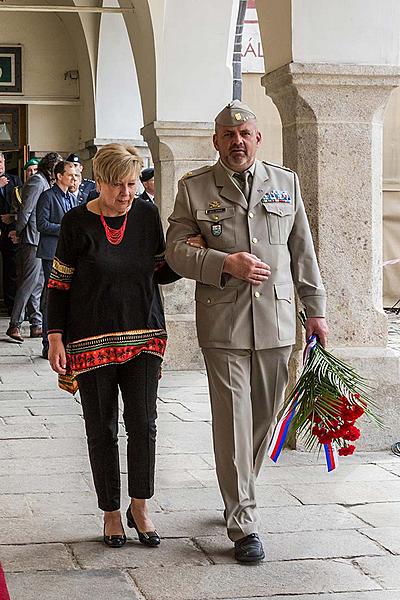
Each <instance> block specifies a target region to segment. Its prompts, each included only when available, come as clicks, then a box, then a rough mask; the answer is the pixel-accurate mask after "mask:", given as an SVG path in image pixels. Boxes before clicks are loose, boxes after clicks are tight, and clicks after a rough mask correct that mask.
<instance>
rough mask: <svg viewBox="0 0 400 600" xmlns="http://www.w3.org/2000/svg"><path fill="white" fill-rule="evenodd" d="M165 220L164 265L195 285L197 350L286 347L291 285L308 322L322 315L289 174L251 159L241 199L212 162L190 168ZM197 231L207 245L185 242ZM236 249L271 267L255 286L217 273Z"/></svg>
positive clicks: (291, 322) (290, 337) (291, 337)
mask: <svg viewBox="0 0 400 600" xmlns="http://www.w3.org/2000/svg"><path fill="white" fill-rule="evenodd" d="M169 222H170V226H169V229H168V232H167V250H166V258H167V261H168V263H169V264H170V266H171V267H172V268H173V269H174V270H175V271H176V272H177V273H179V274H180V275H182V276H183V277H188V278H190V279H195V280H196V281H197V285H196V294H195V299H196V323H197V334H198V339H199V344H200V346H201V347H203V348H230V349H247V348H253V349H255V350H261V349H266V348H276V347H280V346H288V345H291V344H294V342H295V329H296V327H295V325H296V315H295V298H294V288H296V290H297V293H298V296H299V298H300V300H301V302H302V303H303V305H304V307H305V309H306V312H307V316H308V317H313V316H319V317H321V316H325V305H326V294H325V290H324V287H323V284H322V281H321V277H320V273H319V268H318V264H317V260H316V256H315V252H314V246H313V242H312V237H311V232H310V228H309V224H308V220H307V217H306V213H305V210H304V205H303V201H302V198H301V194H300V187H299V182H298V178H297V175H296V174H295V173H294V172H293V171H290V170H289V169H285V168H283V167H279V166H276V165H272V164H269V163H264V162H261V161H256V166H255V171H254V177H253V184H252V189H251V194H250V198H249V201H248V202H247V201H246V199H245V197H244V196H243V194H242V193H241V191H240V190H239V188H238V187H237V186H236V185H235V183H234V181H233V180H232V179H231V177H230V176H229V174H228V172H227V171H226V169H224V167H223V166H222V165H221V163H220V162H217V163H216V164H215V165H213V166H211V167H204V168H202V169H198V170H197V171H193V173H189V174H188V175H187V176H185V177H183V179H181V180H180V182H179V185H178V195H177V198H176V202H175V208H174V211H173V213H172V215H171V216H170V218H169ZM198 233H200V234H201V235H202V236H203V238H204V240H205V242H206V244H207V246H208V248H206V249H199V248H193V247H191V246H189V245H187V244H186V243H185V242H186V239H187V236H189V235H191V234H198ZM243 251H245V252H250V253H252V254H255V255H256V256H257V257H258V258H259V259H261V260H262V261H264V262H265V263H267V264H269V265H270V267H271V276H270V277H269V279H268V280H267V281H265V282H263V283H262V284H261V285H259V286H252V285H251V284H249V283H246V282H245V281H242V280H240V279H236V278H235V277H232V276H231V275H228V274H225V273H223V266H224V261H225V258H226V256H227V255H228V254H232V253H235V252H243Z"/></svg>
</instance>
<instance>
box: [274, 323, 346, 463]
mask: <svg viewBox="0 0 400 600" xmlns="http://www.w3.org/2000/svg"><path fill="white" fill-rule="evenodd" d="M317 341H318V340H317V336H316V335H311V336H310V337H309V338H308V340H307V344H306V347H305V349H304V352H303V368H304V366H305V365H306V363H307V361H308V359H309V357H310V354H311V352H312V351H313V350H314V348H315V346H316V345H317ZM298 404H299V399H298V395H296V396H295V397H294V398H293V400H292V402H291V403H290V404H289V406H288V407H287V408H286V410H285V411H284V413H283V415H282V416H281V418H280V419H279V421H278V423H277V425H276V427H275V430H274V434H273V436H272V440H271V442H270V445H269V447H268V450H267V454H268V456H269V457H270V459H271V460H273V461H274V462H275V463H276V462H278V458H279V457H280V455H281V453H282V450H283V447H284V445H285V442H286V438H287V435H288V432H289V428H290V424H291V422H292V421H293V417H294V415H295V414H296V409H297V406H298ZM324 451H325V460H326V466H327V469H328V472H330V471H333V470H334V469H336V467H337V466H338V454H337V451H336V448H335V446H334V445H332V444H324Z"/></svg>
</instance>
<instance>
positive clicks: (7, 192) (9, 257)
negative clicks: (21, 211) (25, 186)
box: [0, 152, 22, 316]
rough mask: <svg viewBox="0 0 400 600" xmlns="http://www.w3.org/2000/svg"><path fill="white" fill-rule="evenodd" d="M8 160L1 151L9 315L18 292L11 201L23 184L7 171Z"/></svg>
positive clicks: (0, 210)
mask: <svg viewBox="0 0 400 600" xmlns="http://www.w3.org/2000/svg"><path fill="white" fill-rule="evenodd" d="M5 169H6V161H5V157H4V154H3V153H2V152H0V252H1V255H2V258H3V297H4V304H5V305H6V308H7V312H8V315H9V316H10V315H11V311H12V308H13V304H14V298H15V292H16V282H17V273H16V252H17V247H16V245H15V244H13V242H12V241H11V239H10V238H9V236H8V234H9V232H10V230H11V227H10V225H11V224H12V223H13V222H14V216H13V215H12V214H11V203H12V199H13V192H14V188H15V187H17V186H21V185H22V181H21V179H20V178H19V177H17V176H16V175H11V174H9V173H6V172H5Z"/></svg>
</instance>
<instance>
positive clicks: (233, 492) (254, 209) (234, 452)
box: [166, 101, 327, 562]
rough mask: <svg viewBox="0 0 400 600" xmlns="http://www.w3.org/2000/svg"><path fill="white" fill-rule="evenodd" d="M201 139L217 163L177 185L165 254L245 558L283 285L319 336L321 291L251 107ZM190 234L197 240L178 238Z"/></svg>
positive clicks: (272, 385)
mask: <svg viewBox="0 0 400 600" xmlns="http://www.w3.org/2000/svg"><path fill="white" fill-rule="evenodd" d="M213 142H214V146H215V148H216V150H218V152H219V160H218V162H217V163H216V164H214V165H213V166H208V167H203V168H201V169H198V170H196V171H193V173H188V174H187V175H186V176H185V177H183V179H181V181H180V182H179V186H178V195H177V198H176V203H175V208H174V211H173V213H172V215H171V216H170V218H169V222H170V227H169V229H168V232H167V251H166V258H167V261H168V263H169V264H170V265H171V267H172V268H173V269H174V270H175V271H177V272H178V273H179V274H180V275H182V276H184V277H188V278H191V279H195V280H196V282H197V285H196V294H195V299H196V323H197V334H198V339H199V344H200V346H201V348H202V352H203V355H204V359H205V363H206V367H207V374H208V381H209V389H210V397H211V406H212V417H213V439H214V452H215V458H216V469H217V477H218V481H219V485H220V489H221V493H222V496H223V499H224V503H225V513H224V514H225V519H226V524H227V530H228V535H229V537H230V539H231V540H232V541H233V542H234V546H235V557H236V559H237V560H239V561H243V562H257V561H259V560H262V559H263V558H264V550H263V546H262V543H261V541H260V539H259V536H258V529H259V517H258V513H257V507H256V499H255V479H256V477H257V475H258V473H259V470H260V468H261V464H262V461H263V458H264V455H265V451H266V449H267V446H268V443H269V441H270V439H271V435H272V432H273V427H274V425H275V423H276V416H277V413H278V412H279V409H280V407H281V406H282V401H283V395H284V391H285V387H286V385H287V379H288V361H289V357H290V353H291V350H292V345H293V344H294V342H295V321H296V315H295V297H294V290H295V289H296V291H297V294H298V296H299V298H300V300H301V302H302V303H303V305H304V307H305V309H306V313H307V330H306V334H307V335H311V334H312V333H315V334H317V335H318V336H319V338H320V341H321V342H322V343H323V344H325V343H326V336H327V326H326V323H325V319H324V315H325V303H326V298H325V290H324V287H323V284H322V281H321V277H320V273H319V269H318V265H317V260H316V257H315V252H314V247H313V242H312V238H311V233H310V228H309V225H308V221H307V217H306V213H305V210H304V205H303V201H302V199H301V194H300V187H299V182H298V178H297V175H296V174H295V173H294V172H293V171H290V170H289V169H285V168H284V167H279V166H277V165H273V164H270V163H266V162H261V161H259V160H256V152H257V149H258V147H259V145H260V143H261V133H260V132H259V130H258V127H257V121H256V117H255V115H254V113H253V112H252V111H251V110H250V109H249V108H248V107H247V106H245V105H244V104H242V103H240V102H238V101H234V102H232V103H230V104H229V105H228V106H226V107H225V108H224V109H223V110H222V111H221V112H220V113H219V114H218V116H217V117H216V120H215V134H214V137H213ZM199 234H200V235H201V236H202V238H203V240H204V243H205V246H206V247H203V248H201V247H198V243H197V242H194V241H193V239H192V240H189V238H190V236H193V235H199Z"/></svg>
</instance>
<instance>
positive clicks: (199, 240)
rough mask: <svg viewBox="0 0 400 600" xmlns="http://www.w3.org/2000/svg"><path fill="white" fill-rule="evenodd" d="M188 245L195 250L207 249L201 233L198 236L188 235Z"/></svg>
mask: <svg viewBox="0 0 400 600" xmlns="http://www.w3.org/2000/svg"><path fill="white" fill-rule="evenodd" d="M186 243H187V244H188V245H189V246H192V247H193V248H207V244H206V241H205V239H204V238H203V237H202V236H201V235H200V233H198V234H197V235H188V237H187V240H186Z"/></svg>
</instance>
